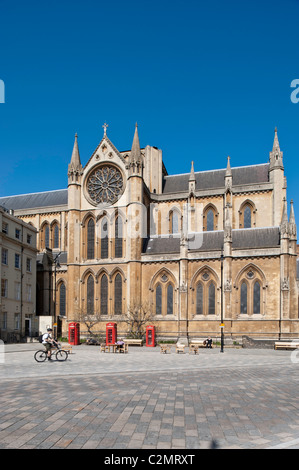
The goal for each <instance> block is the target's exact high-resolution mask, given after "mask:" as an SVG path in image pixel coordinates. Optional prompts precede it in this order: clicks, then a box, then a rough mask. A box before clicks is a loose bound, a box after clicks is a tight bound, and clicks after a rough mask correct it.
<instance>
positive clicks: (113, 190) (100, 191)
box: [86, 165, 123, 204]
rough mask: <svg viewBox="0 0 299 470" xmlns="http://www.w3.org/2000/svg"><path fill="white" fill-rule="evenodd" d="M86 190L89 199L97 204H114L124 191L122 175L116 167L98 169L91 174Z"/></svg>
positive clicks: (105, 166)
mask: <svg viewBox="0 0 299 470" xmlns="http://www.w3.org/2000/svg"><path fill="white" fill-rule="evenodd" d="M86 188H87V192H88V195H89V197H90V198H91V199H92V201H93V202H95V203H96V204H101V203H104V204H113V203H114V202H116V201H117V200H118V199H119V197H120V196H121V194H122V191H123V178H122V174H121V172H120V171H119V170H118V169H117V168H115V167H114V166H110V165H104V166H101V167H98V168H96V169H95V170H93V171H92V173H91V174H90V176H89V178H88V180H87V185H86Z"/></svg>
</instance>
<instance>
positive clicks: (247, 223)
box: [244, 206, 251, 228]
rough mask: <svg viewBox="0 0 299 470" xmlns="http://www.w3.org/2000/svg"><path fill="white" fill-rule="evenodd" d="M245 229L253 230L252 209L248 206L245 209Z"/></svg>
mask: <svg viewBox="0 0 299 470" xmlns="http://www.w3.org/2000/svg"><path fill="white" fill-rule="evenodd" d="M244 228H251V208H250V206H246V207H245V208H244Z"/></svg>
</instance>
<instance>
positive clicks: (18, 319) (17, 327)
mask: <svg viewBox="0 0 299 470" xmlns="http://www.w3.org/2000/svg"><path fill="white" fill-rule="evenodd" d="M20 318H21V316H20V314H19V313H15V330H19V329H20Z"/></svg>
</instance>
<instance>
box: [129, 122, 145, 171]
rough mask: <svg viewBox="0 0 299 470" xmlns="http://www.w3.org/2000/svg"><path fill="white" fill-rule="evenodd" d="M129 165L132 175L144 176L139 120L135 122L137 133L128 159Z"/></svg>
mask: <svg viewBox="0 0 299 470" xmlns="http://www.w3.org/2000/svg"><path fill="white" fill-rule="evenodd" d="M128 167H129V170H130V175H131V176H132V175H136V176H142V167H143V162H142V157H141V150H140V143H139V136H138V126H137V122H136V124H135V133H134V138H133V144H132V148H131V153H130V156H129V160H128Z"/></svg>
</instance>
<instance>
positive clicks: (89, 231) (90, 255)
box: [87, 219, 95, 259]
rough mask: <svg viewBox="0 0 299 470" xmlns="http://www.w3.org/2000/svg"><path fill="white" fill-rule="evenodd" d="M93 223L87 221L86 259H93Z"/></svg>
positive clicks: (90, 220) (91, 220)
mask: <svg viewBox="0 0 299 470" xmlns="http://www.w3.org/2000/svg"><path fill="white" fill-rule="evenodd" d="M94 238H95V237H94V221H93V219H89V221H88V224H87V259H94Z"/></svg>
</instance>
